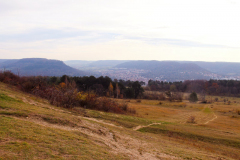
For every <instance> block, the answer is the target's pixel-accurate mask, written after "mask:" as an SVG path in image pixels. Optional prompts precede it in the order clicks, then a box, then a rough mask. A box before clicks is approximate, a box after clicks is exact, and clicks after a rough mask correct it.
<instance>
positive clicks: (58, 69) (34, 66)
mask: <svg viewBox="0 0 240 160" xmlns="http://www.w3.org/2000/svg"><path fill="white" fill-rule="evenodd" d="M0 68H5V69H6V70H11V71H12V72H13V73H16V74H20V75H22V76H29V75H31V76H38V75H41V76H62V75H69V76H84V75H87V73H86V72H83V71H80V70H77V69H74V68H72V67H69V66H67V65H66V64H64V63H63V62H62V61H59V60H49V59H44V58H25V59H20V60H7V61H4V62H2V63H0Z"/></svg>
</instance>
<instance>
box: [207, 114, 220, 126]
mask: <svg viewBox="0 0 240 160" xmlns="http://www.w3.org/2000/svg"><path fill="white" fill-rule="evenodd" d="M213 115H214V118H213V119H211V120H209V121H207V122H205V123H204V124H208V123H209V122H211V121H214V120H215V119H217V118H218V117H217V115H216V114H215V113H213Z"/></svg>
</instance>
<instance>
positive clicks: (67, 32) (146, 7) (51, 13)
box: [0, 0, 240, 62]
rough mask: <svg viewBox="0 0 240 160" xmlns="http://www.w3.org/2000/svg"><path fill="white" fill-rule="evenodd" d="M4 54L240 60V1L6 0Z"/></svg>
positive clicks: (0, 42)
mask: <svg viewBox="0 0 240 160" xmlns="http://www.w3.org/2000/svg"><path fill="white" fill-rule="evenodd" d="M0 55H1V56H0V59H5V58H6V59H10V58H11V59H13V58H30V57H41V58H49V59H59V60H73V59H76V60H104V59H109V60H110V59H121V60H194V61H196V60H198V61H233V62H240V2H239V1H237V0H21V1H19V0H0Z"/></svg>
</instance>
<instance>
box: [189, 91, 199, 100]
mask: <svg viewBox="0 0 240 160" xmlns="http://www.w3.org/2000/svg"><path fill="white" fill-rule="evenodd" d="M189 101H190V102H197V101H198V97H197V93H195V92H192V93H191V94H190V96H189Z"/></svg>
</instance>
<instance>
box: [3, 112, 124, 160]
mask: <svg viewBox="0 0 240 160" xmlns="http://www.w3.org/2000/svg"><path fill="white" fill-rule="evenodd" d="M77 133H78V132H77V131H74V132H72V131H67V130H64V129H57V128H51V127H46V126H41V125H37V124H35V123H32V122H28V121H23V120H19V119H14V118H11V117H4V116H1V115H0V141H1V142H4V143H1V145H0V150H1V152H0V157H1V158H2V159H4V160H5V159H86V160H88V159H89V160H90V159H124V156H122V155H120V154H113V153H109V152H108V151H109V148H108V147H107V146H98V145H96V144H95V143H93V142H92V141H91V140H89V139H88V138H85V137H87V136H82V135H81V134H82V133H81V134H77Z"/></svg>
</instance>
